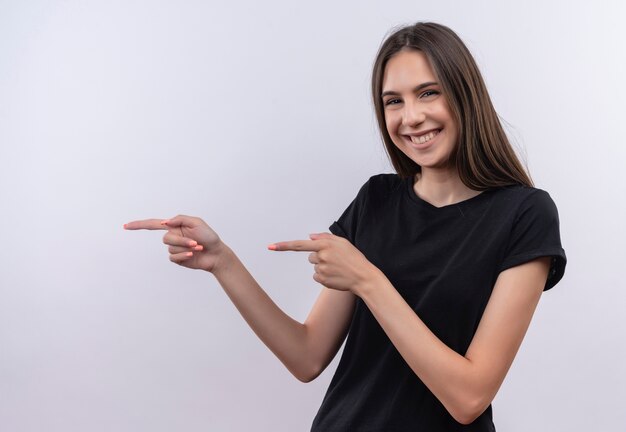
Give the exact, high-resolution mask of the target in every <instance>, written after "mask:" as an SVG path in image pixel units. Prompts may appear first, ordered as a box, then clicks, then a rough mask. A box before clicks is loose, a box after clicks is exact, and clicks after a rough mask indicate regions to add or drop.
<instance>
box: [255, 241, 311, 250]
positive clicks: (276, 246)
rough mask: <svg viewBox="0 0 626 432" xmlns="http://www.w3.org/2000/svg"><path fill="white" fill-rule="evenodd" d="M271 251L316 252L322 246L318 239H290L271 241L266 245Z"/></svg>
mask: <svg viewBox="0 0 626 432" xmlns="http://www.w3.org/2000/svg"><path fill="white" fill-rule="evenodd" d="M267 248H268V249H269V250H273V251H301V252H302V251H308V252H317V251H319V250H320V249H321V248H322V246H321V243H320V242H319V241H317V242H316V241H315V240H292V241H284V242H278V243H272V244H271V245H269V246H268V247H267Z"/></svg>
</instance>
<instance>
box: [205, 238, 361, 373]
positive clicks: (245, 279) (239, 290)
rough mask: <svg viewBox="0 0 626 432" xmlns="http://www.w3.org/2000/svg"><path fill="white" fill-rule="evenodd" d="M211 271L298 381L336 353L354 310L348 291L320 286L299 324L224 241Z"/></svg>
mask: <svg viewBox="0 0 626 432" xmlns="http://www.w3.org/2000/svg"><path fill="white" fill-rule="evenodd" d="M212 273H213V275H214V276H215V277H216V279H217V280H218V282H219V283H220V285H221V286H222V288H223V289H224V291H225V292H226V294H227V295H228V297H229V298H230V300H231V301H232V302H233V304H234V305H235V307H236V308H237V310H239V312H240V313H241V315H242V317H243V318H244V319H245V320H246V322H247V323H248V325H249V326H250V327H251V328H252V330H253V331H254V332H255V333H256V335H257V336H258V337H259V339H261V341H263V343H264V344H265V345H266V346H267V347H268V348H269V349H270V350H271V351H272V352H273V353H274V354H275V355H276V357H278V359H279V360H280V361H281V362H282V363H283V364H284V365H285V366H286V367H287V369H288V370H289V371H290V372H291V373H292V374H293V375H294V376H295V377H296V378H297V379H299V380H300V381H302V382H309V381H312V380H313V379H315V378H316V377H317V376H318V375H319V374H320V373H322V371H323V370H324V369H325V368H326V366H328V364H329V363H330V362H331V360H332V359H333V358H334V356H335V354H337V351H338V350H339V347H340V346H341V343H342V342H343V340H344V339H345V337H346V334H347V331H348V325H349V323H350V319H351V317H352V312H353V311H354V304H355V296H354V294H352V293H351V292H340V291H335V290H331V289H328V288H323V289H322V292H321V293H320V295H319V297H318V299H317V301H316V302H315V304H314V306H313V308H312V309H311V312H310V313H309V315H308V317H307V319H306V321H305V322H304V324H301V323H299V322H298V321H296V320H294V319H292V318H291V317H289V316H288V315H287V314H285V313H284V312H283V311H282V310H281V309H280V308H279V307H278V306H277V305H276V304H275V303H274V302H273V301H272V299H271V298H270V297H269V296H268V295H267V294H266V293H265V291H263V289H262V288H261V287H260V286H259V284H258V283H257V282H256V280H255V279H254V278H253V277H252V275H251V274H250V273H249V272H248V270H247V269H246V268H245V266H244V265H243V264H242V262H241V261H240V260H239V258H238V257H237V256H236V255H235V253H234V252H233V251H232V250H231V249H230V248H229V247H228V246H226V245H224V250H223V252H222V253H220V256H219V260H218V264H217V265H216V266H215V268H214V269H213V270H212Z"/></svg>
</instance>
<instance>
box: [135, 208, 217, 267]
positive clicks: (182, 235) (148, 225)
mask: <svg viewBox="0 0 626 432" xmlns="http://www.w3.org/2000/svg"><path fill="white" fill-rule="evenodd" d="M124 229H127V230H140V229H147V230H167V232H166V233H165V235H164V236H163V243H165V244H166V245H169V248H168V251H169V253H170V261H172V262H175V263H177V264H179V265H181V266H183V267H188V268H191V269H199V270H206V271H208V272H213V271H214V270H215V268H216V266H217V263H218V262H219V258H220V256H221V254H222V253H224V252H225V249H226V248H225V245H224V243H222V240H221V239H220V238H219V236H218V235H217V233H216V232H215V231H213V230H212V229H211V227H209V226H208V225H207V224H206V222H204V221H203V220H202V219H200V218H198V217H194V216H185V215H178V216H176V217H173V218H171V219H167V220H163V219H145V220H137V221H132V222H128V223H127V224H124Z"/></svg>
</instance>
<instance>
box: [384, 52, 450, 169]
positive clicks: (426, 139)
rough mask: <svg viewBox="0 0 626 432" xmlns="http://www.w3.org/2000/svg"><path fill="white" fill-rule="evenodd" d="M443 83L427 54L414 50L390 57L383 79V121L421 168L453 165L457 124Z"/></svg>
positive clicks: (397, 143) (397, 144) (402, 147)
mask: <svg viewBox="0 0 626 432" xmlns="http://www.w3.org/2000/svg"><path fill="white" fill-rule="evenodd" d="M441 89H442V87H441V85H440V83H438V80H437V78H436V76H435V74H434V72H433V70H432V67H431V66H430V63H429V62H428V59H427V58H426V55H425V54H424V53H423V52H421V51H417V50H402V51H399V52H398V53H397V54H395V55H394V56H393V57H391V58H390V59H389V60H388V62H387V64H386V66H385V71H384V75H383V82H382V102H383V107H384V113H385V124H386V127H387V131H388V133H389V136H390V137H391V140H392V141H393V143H394V144H395V145H396V147H398V149H399V150H400V151H402V152H403V153H404V154H405V155H406V156H407V157H409V158H410V159H411V160H413V161H414V162H415V163H416V164H418V165H419V166H420V167H422V170H424V169H446V170H450V169H452V168H453V165H451V162H450V156H451V155H452V153H453V151H454V149H455V147H456V145H457V141H458V131H457V125H456V122H455V120H454V117H453V115H452V113H451V111H450V109H449V107H448V103H447V101H446V98H445V96H444V95H443V94H442V90H441Z"/></svg>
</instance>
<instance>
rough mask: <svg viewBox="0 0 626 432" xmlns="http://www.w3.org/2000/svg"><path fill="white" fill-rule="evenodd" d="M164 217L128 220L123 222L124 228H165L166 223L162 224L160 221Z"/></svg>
mask: <svg viewBox="0 0 626 432" xmlns="http://www.w3.org/2000/svg"><path fill="white" fill-rule="evenodd" d="M164 220H165V219H143V220H136V221H132V222H128V223H125V224H124V229H126V230H140V229H147V230H166V229H168V228H167V225H164V224H162V223H161V222H162V221H164Z"/></svg>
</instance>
